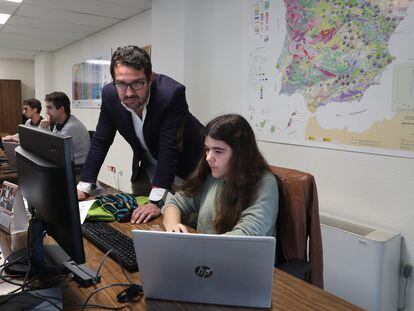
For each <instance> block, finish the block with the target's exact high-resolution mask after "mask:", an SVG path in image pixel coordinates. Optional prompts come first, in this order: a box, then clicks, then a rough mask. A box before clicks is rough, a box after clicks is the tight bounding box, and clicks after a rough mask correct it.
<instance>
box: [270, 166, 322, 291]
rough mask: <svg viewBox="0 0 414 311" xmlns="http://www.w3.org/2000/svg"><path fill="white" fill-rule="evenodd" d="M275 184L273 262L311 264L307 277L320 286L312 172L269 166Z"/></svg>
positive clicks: (319, 258) (310, 281) (318, 237)
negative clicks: (275, 240)
mask: <svg viewBox="0 0 414 311" xmlns="http://www.w3.org/2000/svg"><path fill="white" fill-rule="evenodd" d="M270 169H271V171H272V173H273V175H274V176H275V177H276V179H277V182H278V187H279V213H278V217H277V224H276V228H277V229H276V230H277V232H276V239H277V242H276V243H277V246H276V250H277V254H276V264H283V263H284V262H286V261H289V260H293V259H299V260H303V261H306V262H309V263H310V264H311V268H310V272H309V273H308V274H307V281H308V282H309V283H312V284H313V285H316V286H318V287H320V288H323V252H322V238H321V227H320V221H319V204H318V193H317V189H316V183H315V179H314V177H313V175H311V174H309V173H305V172H301V171H298V170H293V169H288V168H283V167H276V166H270Z"/></svg>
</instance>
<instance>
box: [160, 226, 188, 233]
mask: <svg viewBox="0 0 414 311" xmlns="http://www.w3.org/2000/svg"><path fill="white" fill-rule="evenodd" d="M164 227H165V231H167V232H183V233H188V230H187V228H186V227H185V226H184V225H183V224H175V225H166V226H164Z"/></svg>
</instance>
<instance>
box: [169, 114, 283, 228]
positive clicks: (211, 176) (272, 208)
mask: <svg viewBox="0 0 414 311" xmlns="http://www.w3.org/2000/svg"><path fill="white" fill-rule="evenodd" d="M204 145H205V157H203V158H202V159H201V160H200V162H199V163H198V165H197V167H196V169H195V171H194V172H193V173H192V174H191V175H190V177H189V178H188V179H187V180H186V181H185V182H184V184H183V185H182V186H180V187H179V192H177V193H176V194H175V195H174V196H173V197H171V198H170V199H169V200H167V202H166V204H165V206H164V208H163V210H162V212H163V214H164V220H163V221H164V226H165V229H166V231H170V232H187V230H186V227H185V226H184V225H183V224H181V215H183V214H185V215H187V214H189V213H198V220H197V230H198V231H200V232H202V233H213V234H215V233H218V234H223V233H224V234H231V235H261V236H273V235H274V233H275V229H276V217H277V212H278V199H279V194H278V187H277V182H276V179H275V177H274V176H273V174H272V173H271V172H270V170H269V166H268V164H267V163H266V161H265V159H264V158H263V156H262V155H261V153H260V151H259V149H258V147H257V144H256V140H255V137H254V133H253V130H252V128H251V127H250V125H249V123H248V122H247V121H246V119H244V118H243V117H242V116H240V115H237V114H227V115H223V116H219V117H217V118H215V119H213V120H212V121H210V122H209V123H208V124H207V126H206V128H205V130H204Z"/></svg>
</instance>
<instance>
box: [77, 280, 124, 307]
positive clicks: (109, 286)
mask: <svg viewBox="0 0 414 311" xmlns="http://www.w3.org/2000/svg"><path fill="white" fill-rule="evenodd" d="M116 286H121V287H127V286H131V284H125V283H114V284H110V285H106V286H104V287H101V288H97V289H95V290H94V291H93V292H92V293H91V294H90V295H89V296H88V298H86V300H85V302H84V303H83V304H82V305H81V307H82V309H81V311H83V310H85V308H87V306H88V302H89V300H90V299H91V298H92V296H93V295H95V294H96V293H98V292H100V291H103V290H105V289H108V288H111V287H116Z"/></svg>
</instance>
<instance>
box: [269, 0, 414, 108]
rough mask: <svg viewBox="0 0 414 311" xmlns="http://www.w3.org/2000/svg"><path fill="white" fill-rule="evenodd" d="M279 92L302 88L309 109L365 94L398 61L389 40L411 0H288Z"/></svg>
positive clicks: (349, 99)
mask: <svg viewBox="0 0 414 311" xmlns="http://www.w3.org/2000/svg"><path fill="white" fill-rule="evenodd" d="M284 2H285V6H286V25H287V27H286V28H287V32H286V38H285V40H284V48H283V52H282V54H281V55H280V57H279V61H278V65H277V68H278V69H279V70H280V71H281V72H282V76H283V80H282V89H281V90H280V93H282V94H288V95H291V94H293V93H295V92H298V93H300V94H301V95H302V96H303V97H304V98H305V100H306V104H307V107H308V109H309V110H310V111H312V112H313V111H316V110H317V109H318V108H319V107H320V106H324V105H327V104H329V103H331V102H349V101H354V100H357V101H359V100H361V98H362V96H363V95H364V93H365V91H366V89H367V88H369V87H370V86H371V85H373V84H378V83H379V79H380V77H381V74H382V73H383V71H384V69H385V68H386V67H387V66H388V65H389V64H391V63H392V62H393V61H394V59H395V58H394V57H393V56H392V55H391V54H390V52H389V50H388V44H389V40H390V38H391V35H392V34H393V32H394V31H395V30H396V29H397V26H398V24H399V23H400V21H401V20H403V19H404V17H405V14H406V10H407V8H408V6H409V4H410V2H409V1H398V0H397V1H375V0H354V1H352V0H350V1H338V0H336V1H335V0H333V1H329V0H326V1H309V0H299V1H292V0H285V1H284Z"/></svg>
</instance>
